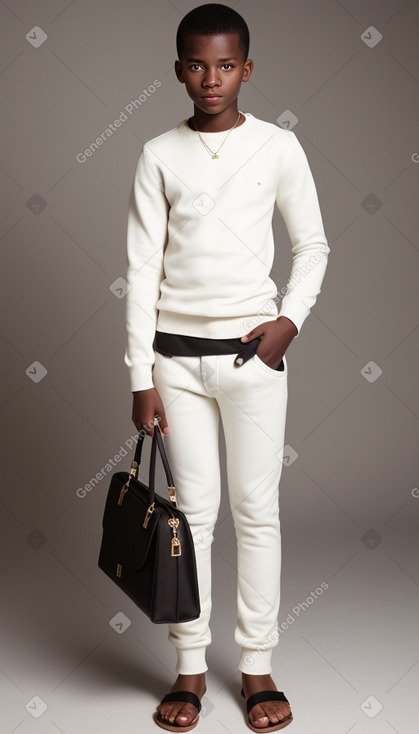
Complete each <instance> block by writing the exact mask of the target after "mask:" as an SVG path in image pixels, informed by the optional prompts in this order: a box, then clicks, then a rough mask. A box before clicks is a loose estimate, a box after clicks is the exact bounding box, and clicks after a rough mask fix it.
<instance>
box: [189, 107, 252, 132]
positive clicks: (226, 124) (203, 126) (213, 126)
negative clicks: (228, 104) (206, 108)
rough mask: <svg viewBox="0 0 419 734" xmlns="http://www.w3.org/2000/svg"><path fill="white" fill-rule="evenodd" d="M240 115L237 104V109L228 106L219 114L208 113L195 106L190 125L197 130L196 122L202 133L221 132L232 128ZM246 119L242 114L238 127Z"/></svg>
mask: <svg viewBox="0 0 419 734" xmlns="http://www.w3.org/2000/svg"><path fill="white" fill-rule="evenodd" d="M238 116H239V111H238V109H237V106H236V108H235V109H231V108H227V109H226V110H224V111H223V112H220V113H219V114H218V115H208V114H207V113H206V112H202V110H200V109H198V108H197V107H194V114H193V117H191V118H189V120H188V126H189V127H190V128H191V130H195V127H194V123H195V125H196V128H197V129H198V130H199V132H202V133H220V132H223V131H227V130H230V129H231V128H232V127H233V125H234V124H235V123H236V121H237V118H238ZM244 121H245V117H244V116H243V115H240V120H239V121H238V122H237V125H236V127H239V126H240V125H242V124H243V122H244Z"/></svg>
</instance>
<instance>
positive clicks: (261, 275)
mask: <svg viewBox="0 0 419 734" xmlns="http://www.w3.org/2000/svg"><path fill="white" fill-rule="evenodd" d="M176 44H177V52H178V57H179V58H178V60H177V61H176V62H175V72H176V75H177V78H178V80H179V81H180V82H181V83H182V84H185V87H186V91H187V93H188V95H189V97H190V98H191V99H192V101H193V105H194V114H193V116H192V117H191V118H189V119H187V120H186V119H185V120H183V121H182V122H181V123H180V124H179V125H177V126H176V127H174V128H172V129H171V130H169V131H168V132H166V133H163V134H162V135H159V136H158V137H156V138H153V139H152V140H149V141H148V142H147V143H146V144H145V145H144V148H143V151H142V152H141V154H140V156H139V159H138V163H137V167H136V171H135V176H134V183H133V187H132V191H131V197H130V204H129V215H128V230H127V251H128V276H127V279H128V282H129V284H130V286H131V289H130V291H129V293H128V294H127V311H126V314H127V333H128V342H127V350H126V354H125V363H126V364H127V366H128V367H129V370H130V378H131V389H132V392H133V411H132V419H133V422H134V424H135V426H136V428H137V430H141V429H144V428H145V429H146V430H147V431H148V432H149V434H150V435H151V436H152V435H153V432H154V430H155V429H154V428H153V425H154V419H155V418H156V419H157V420H158V422H159V424H160V425H159V428H157V424H156V429H157V430H161V431H162V433H163V435H164V436H166V437H167V438H166V440H165V447H166V449H167V454H168V458H169V463H170V465H171V469H172V472H173V476H174V477H175V482H176V489H177V494H178V502H179V507H180V508H181V509H182V510H183V511H184V512H185V514H186V516H187V517H188V521H189V523H190V526H191V530H192V532H193V535H194V539H195V546H196V560H197V570H198V580H199V588H200V600H201V614H200V617H199V618H198V619H196V620H192V621H190V622H184V623H178V624H170V625H169V635H168V639H169V641H170V642H172V643H173V644H174V645H175V647H176V651H177V667H176V672H177V673H178V677H177V679H176V682H175V683H174V685H173V687H172V689H171V691H170V693H169V694H167V695H166V696H165V697H164V698H163V699H162V701H161V703H160V705H159V707H158V712H157V713H156V716H155V722H156V723H157V724H158V725H159V726H161V727H162V728H165V729H169V730H170V731H189V730H190V729H192V728H194V727H195V726H196V724H197V723H198V719H199V711H200V708H201V703H200V700H201V698H202V696H203V695H204V693H205V691H206V685H205V671H206V670H207V669H208V668H207V665H206V660H205V650H206V647H207V646H208V645H209V644H210V642H211V639H212V638H211V632H210V629H209V618H210V611H211V604H212V602H211V543H212V541H213V540H214V536H213V530H214V526H215V523H216V520H217V515H218V508H219V503H220V466H219V455H218V431H219V420H220V418H221V419H222V423H223V429H224V435H225V438H226V456H227V480H228V491H229V501H230V507H231V511H232V515H233V519H234V527H235V533H236V540H237V567H238V576H237V607H238V621H237V626H236V629H235V641H236V642H237V644H238V645H239V646H240V647H241V651H240V659H239V661H238V669H239V670H240V671H241V673H242V690H241V694H242V696H243V697H244V698H245V699H246V709H247V714H248V718H247V723H248V725H249V727H250V728H251V729H252V730H253V731H276V730H278V729H282V728H284V727H285V726H287V725H288V724H289V723H291V721H292V713H291V709H290V706H289V703H288V700H287V698H286V697H285V696H284V694H283V693H282V692H279V691H278V690H277V687H276V685H275V683H274V681H273V680H272V678H271V676H270V673H271V671H272V667H271V656H272V651H273V648H274V647H275V646H276V644H277V642H278V635H277V634H275V630H276V626H277V620H278V613H279V601H280V572H281V535H280V522H279V507H278V484H279V480H280V476H281V467H282V461H281V457H282V454H281V450H282V448H283V445H284V431H285V416H286V407H287V379H288V364H287V359H286V357H285V352H286V350H287V348H288V346H289V345H290V343H291V342H292V340H293V339H294V338H295V337H297V336H298V334H299V331H300V329H301V325H302V323H303V321H304V320H305V318H306V317H307V316H308V314H309V312H310V309H311V308H312V306H313V305H314V303H315V301H316V298H317V295H318V294H319V293H320V287H321V284H322V281H323V277H324V273H325V269H326V264H327V259H328V254H329V252H330V250H329V247H328V243H327V240H326V237H325V234H324V230H323V223H322V217H321V213H320V208H319V203H318V199H317V193H316V188H315V184H314V181H313V177H312V174H311V171H310V168H309V164H308V161H307V158H306V156H305V153H304V151H303V148H302V146H301V145H300V143H299V141H298V139H297V137H296V135H295V134H294V133H293V132H292V131H288V130H284V129H282V128H280V127H278V126H277V125H275V124H273V123H268V122H265V121H263V120H259V119H258V118H256V117H254V116H253V115H252V114H251V113H248V112H247V113H243V112H241V111H239V109H238V106H237V97H238V94H239V91H240V86H241V83H242V82H247V81H248V80H249V79H250V76H251V74H252V70H253V61H252V60H251V59H249V58H248V50H249V31H248V28H247V25H246V23H245V21H244V20H243V18H242V17H241V16H240V15H239V14H238V13H237V12H236V11H234V10H233V9H231V8H229V7H227V6H224V5H221V4H219V3H209V4H206V5H202V6H199V7H197V8H195V9H193V10H192V11H191V12H190V13H188V14H187V15H186V16H185V17H184V18H183V20H182V21H181V23H180V25H179V28H178V31H177V37H176ZM275 203H276V204H277V206H278V208H279V210H280V212H281V214H282V216H283V218H284V221H285V224H286V226H287V230H288V233H289V236H290V239H291V245H292V254H293V261H292V269H291V274H290V277H289V280H288V283H287V290H286V293H285V295H284V297H283V298H282V302H281V309H280V313H279V312H278V309H277V301H278V297H277V287H276V285H275V284H274V282H273V281H272V280H271V279H270V277H269V273H270V271H271V268H272V263H273V257H274V242H273V233H272V216H273V210H274V206H275Z"/></svg>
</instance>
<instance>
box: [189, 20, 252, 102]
mask: <svg viewBox="0 0 419 734" xmlns="http://www.w3.org/2000/svg"><path fill="white" fill-rule="evenodd" d="M252 70H253V61H252V60H251V59H247V61H244V54H243V51H242V49H241V48H240V46H239V35H238V33H224V34H221V35H217V36H202V35H194V36H188V37H187V38H186V43H185V49H184V53H183V56H182V60H181V61H175V71H176V76H177V78H178V79H179V81H180V82H182V83H183V84H185V86H186V91H187V93H188V95H189V96H190V98H191V99H192V101H193V103H194V105H195V107H197V108H198V109H199V110H202V112H205V113H207V114H209V115H211V114H219V113H220V112H223V111H224V110H225V109H226V108H227V107H229V106H230V105H236V106H237V102H236V100H237V97H238V94H239V91H240V86H241V83H242V82H246V81H247V80H248V79H249V78H250V76H251V73H252ZM209 95H212V96H211V97H210V96H209Z"/></svg>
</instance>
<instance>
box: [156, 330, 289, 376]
mask: <svg viewBox="0 0 419 734" xmlns="http://www.w3.org/2000/svg"><path fill="white" fill-rule="evenodd" d="M260 340H261V337H260V336H258V337H256V339H252V341H251V342H248V343H245V342H242V341H241V339H240V337H237V338H233V339H206V338H204V337H200V336H187V335H186V334H170V333H167V332H164V331H157V330H156V333H155V337H154V343H153V347H154V349H155V350H156V352H159V353H160V354H163V355H165V356H166V357H174V356H178V357H201V356H204V355H206V354H237V357H236V359H235V360H234V362H235V364H236V365H238V366H240V365H242V364H244V363H245V362H247V360H248V359H250V357H253V355H254V354H255V352H256V350H257V348H258V345H259V343H260ZM283 369H284V362H283V360H281V364H280V365H279V367H278V370H279V371H282V370H283Z"/></svg>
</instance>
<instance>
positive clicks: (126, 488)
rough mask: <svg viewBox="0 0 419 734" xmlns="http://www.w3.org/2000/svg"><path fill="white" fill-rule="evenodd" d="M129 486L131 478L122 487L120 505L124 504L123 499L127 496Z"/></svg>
mask: <svg viewBox="0 0 419 734" xmlns="http://www.w3.org/2000/svg"><path fill="white" fill-rule="evenodd" d="M128 487H129V479H128V481H127V482H126V483H125V484H124V486H123V487H122V489H121V491H120V493H119V499H118V505H122V501H123V499H124V497H125V493H126V492H128Z"/></svg>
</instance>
